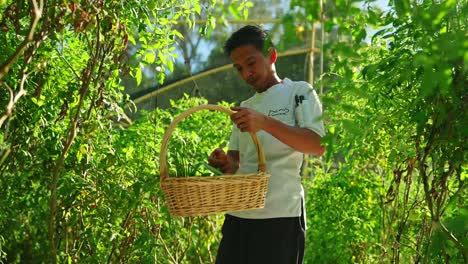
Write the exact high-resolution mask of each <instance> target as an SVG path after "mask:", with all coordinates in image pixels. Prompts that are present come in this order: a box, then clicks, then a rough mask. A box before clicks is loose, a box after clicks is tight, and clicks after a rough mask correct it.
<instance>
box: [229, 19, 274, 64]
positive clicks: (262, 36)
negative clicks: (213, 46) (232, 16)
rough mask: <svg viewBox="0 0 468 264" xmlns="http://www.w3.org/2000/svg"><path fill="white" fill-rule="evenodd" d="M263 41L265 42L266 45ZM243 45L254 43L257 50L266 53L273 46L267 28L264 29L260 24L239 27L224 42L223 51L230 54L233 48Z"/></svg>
mask: <svg viewBox="0 0 468 264" xmlns="http://www.w3.org/2000/svg"><path fill="white" fill-rule="evenodd" d="M265 42H266V43H267V46H266V47H265ZM244 45H254V46H255V48H257V50H259V51H260V52H263V53H264V54H266V50H267V49H268V48H270V47H273V43H272V42H271V38H270V36H269V35H268V31H267V30H264V29H263V28H262V27H261V26H257V25H247V26H244V27H242V28H240V29H239V30H237V31H236V32H234V33H233V34H232V35H231V37H229V39H228V40H227V41H226V43H225V44H224V53H225V54H226V55H227V56H230V55H231V52H232V51H233V50H234V49H236V48H238V47H240V46H244Z"/></svg>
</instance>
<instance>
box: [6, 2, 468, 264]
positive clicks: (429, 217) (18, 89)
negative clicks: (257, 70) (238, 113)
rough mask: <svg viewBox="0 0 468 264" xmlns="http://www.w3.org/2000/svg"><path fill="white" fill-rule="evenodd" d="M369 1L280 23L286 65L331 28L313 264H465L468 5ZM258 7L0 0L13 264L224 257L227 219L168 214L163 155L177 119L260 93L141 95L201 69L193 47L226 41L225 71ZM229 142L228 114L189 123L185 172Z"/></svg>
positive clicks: (178, 158)
mask: <svg viewBox="0 0 468 264" xmlns="http://www.w3.org/2000/svg"><path fill="white" fill-rule="evenodd" d="M373 2H374V1H364V2H359V3H358V2H357V1H324V6H323V13H322V12H320V6H319V4H318V3H319V2H318V1H306V0H293V1H291V2H290V8H289V10H291V11H289V12H288V13H286V14H282V17H283V20H282V21H281V22H280V23H278V24H275V25H274V26H273V27H272V33H273V34H274V36H276V37H275V38H274V40H275V42H277V44H278V48H279V49H280V51H284V50H286V49H289V48H292V47H295V46H294V45H296V43H304V42H307V41H308V39H309V38H310V36H308V35H306V32H310V30H311V29H312V28H313V27H315V28H316V29H317V32H318V31H319V29H320V30H321V29H322V27H320V26H318V25H315V26H313V23H314V22H316V21H318V20H320V19H322V20H323V30H324V33H325V34H324V35H321V36H320V39H323V40H324V42H323V44H324V45H323V46H319V47H320V48H321V50H322V54H323V56H324V57H325V63H324V70H325V71H324V73H323V74H322V75H320V76H318V78H316V79H317V80H316V82H315V83H314V85H315V87H317V88H318V87H322V88H323V94H322V95H321V99H322V101H323V104H324V109H325V116H324V119H325V120H324V121H325V123H326V127H327V130H328V134H327V136H326V137H325V138H324V144H326V145H327V148H328V149H327V152H326V155H325V156H324V157H323V158H321V159H316V158H313V157H312V158H311V160H310V161H309V165H308V167H307V168H306V171H307V172H308V173H307V175H310V177H309V176H307V177H305V178H304V185H305V187H306V192H307V198H306V210H307V214H308V222H307V223H308V233H307V246H306V256H305V262H306V263H467V262H468V248H467V245H468V237H467V234H468V221H466V219H468V207H467V203H466V198H467V192H466V177H467V166H466V160H468V157H467V153H466V148H467V143H466V142H467V129H466V128H467V127H468V124H467V120H468V118H467V113H468V111H467V109H466V105H467V101H468V99H467V88H466V87H468V79H467V71H468V66H467V65H466V60H467V58H468V42H467V41H466V39H467V29H466V26H467V23H466V22H467V12H468V11H467V10H468V7H467V2H466V0H463V1H455V0H447V1H426V0H423V1H409V0H404V1H390V2H389V6H390V7H391V8H390V10H388V11H385V12H384V11H383V10H380V9H379V8H376V7H374V3H373ZM253 3H254V5H253V4H252V3H250V2H248V1H244V0H240V1H231V4H230V5H220V4H219V3H217V1H197V0H190V1H184V0H175V1H170V3H169V2H168V1H139V0H131V1H75V2H73V1H46V0H40V1H36V0H31V1H9V0H3V1H0V109H1V110H0V111H1V112H0V262H6V263H30V262H33V263H35V262H46V263H49V262H52V263H54V262H60V263H62V262H69V263H73V262H80V263H104V262H107V263H114V262H124V263H133V262H143V263H212V262H213V261H214V257H215V254H216V248H217V245H218V243H219V237H220V225H221V223H222V215H215V216H209V217H197V218H184V219H181V218H171V217H170V216H169V213H168V210H167V207H166V205H165V202H164V197H163V195H162V193H161V191H160V189H159V176H158V175H159V172H158V170H159V160H158V158H157V157H158V154H159V148H160V142H161V139H162V137H163V134H164V132H165V128H166V127H167V126H168V124H169V123H170V121H171V120H172V119H173V118H174V117H175V116H177V115H178V114H179V113H181V111H184V110H185V109H188V108H190V107H193V106H196V105H200V104H206V103H208V100H207V99H205V98H202V97H201V96H195V95H203V96H204V97H206V98H208V99H209V100H210V102H219V103H221V104H223V105H225V106H228V104H227V103H225V102H220V101H221V100H222V99H223V97H225V98H230V101H232V102H236V101H238V100H242V99H243V98H246V97H247V96H248V93H249V91H248V90H247V89H245V87H240V85H241V84H240V83H239V81H238V80H236V79H235V77H234V76H233V75H232V72H230V73H229V74H227V73H226V74H225V75H224V74H223V76H219V75H217V76H215V77H213V78H212V79H207V80H204V81H200V82H199V83H198V84H197V83H195V86H199V87H205V88H204V90H203V91H202V92H201V93H200V91H198V93H191V95H187V94H185V95H184V93H183V92H180V91H179V92H177V93H175V94H172V95H171V96H167V95H165V94H161V95H160V96H158V97H155V98H151V99H150V100H148V101H147V102H146V105H145V106H144V108H146V109H149V110H150V111H142V110H141V109H142V108H143V107H142V106H138V107H137V106H134V105H132V103H131V100H130V96H129V95H128V93H134V92H135V90H137V91H138V90H144V89H146V88H145V87H148V86H153V87H160V86H161V85H162V84H163V83H164V82H167V81H168V80H169V81H171V76H177V74H178V73H180V72H183V71H184V69H187V67H188V69H189V70H188V71H189V72H190V69H191V66H190V65H189V66H187V62H194V63H195V62H196V61H197V60H196V58H195V59H194V57H193V56H189V55H187V54H188V53H189V51H190V50H194V49H195V45H191V46H190V47H188V48H186V50H185V53H184V52H182V56H183V59H182V61H181V60H180V58H177V50H176V47H183V46H184V45H185V44H184V43H182V39H184V40H185V41H187V42H188V41H189V38H190V37H193V36H195V35H196V36H198V37H200V36H202V38H207V36H210V38H211V39H212V40H216V41H217V42H215V43H217V44H216V47H214V48H213V50H214V51H213V52H212V53H211V54H210V55H209V56H208V57H207V58H206V60H204V59H201V58H198V62H200V61H205V63H206V64H207V65H206V66H207V67H208V66H213V65H217V64H218V63H219V62H222V63H226V62H227V61H226V60H225V58H223V57H222V54H221V52H220V47H221V44H220V43H222V42H223V40H224V39H225V37H226V36H227V35H228V34H229V32H227V31H226V32H224V31H223V33H217V32H218V31H216V30H217V29H219V28H220V27H223V28H224V26H223V25H225V24H227V22H226V19H227V18H231V17H234V18H237V19H245V18H246V17H247V16H248V15H249V12H252V13H253V14H255V15H257V12H260V11H259V10H269V9H268V8H267V7H268V5H269V3H266V2H265V3H264V2H262V1H258V3H255V2H253ZM358 4H359V6H360V7H358ZM256 8H257V9H256ZM194 11H195V12H194ZM258 14H260V13H258ZM200 19H203V20H204V21H205V22H204V23H202V24H201V25H199V24H195V23H194V22H195V21H197V20H200ZM180 21H184V23H183V26H182V25H181V23H180ZM369 29H374V30H376V33H375V34H372V35H369ZM317 39H318V38H317ZM195 41H196V40H195V38H194V42H195ZM175 44H177V45H175ZM293 44H294V45H293ZM182 49H183V48H182ZM194 56H195V55H194ZM188 59H191V60H188ZM189 64H190V63H189ZM304 65H306V64H304V61H303V59H302V58H300V57H296V58H291V59H288V60H286V59H285V60H282V61H281V60H280V61H279V62H278V71H279V72H280V74H281V75H285V77H292V78H293V79H296V78H297V79H301V75H302V74H304V73H303V72H302V71H301V69H302V68H307V67H308V66H307V65H306V66H304ZM198 66H199V67H201V66H205V65H204V64H203V63H199V64H198ZM217 66H219V64H218V65H217ZM302 66H304V67H302ZM193 67H195V66H193ZM288 70H290V71H288ZM171 72H173V74H172V73H171ZM304 72H307V71H305V70H304ZM318 73H320V72H318ZM168 74H169V75H168ZM294 74H297V75H294ZM316 75H317V74H316ZM304 79H305V78H304ZM172 81H173V80H172ZM204 83H206V84H212V85H211V86H210V85H205V84H204ZM229 85H230V86H229ZM206 87H212V88H211V89H207V88H206ZM220 90H221V91H225V92H224V93H222V92H220ZM228 91H229V92H228ZM220 95H223V96H221V97H220ZM169 98H175V99H173V100H169ZM161 106H165V107H161ZM152 109H154V110H152ZM136 111H137V112H136ZM129 116H130V117H132V118H133V119H130V118H129ZM134 117H138V118H137V119H135V118H134ZM229 130H230V125H229V118H228V117H227V116H226V115H225V114H222V113H213V112H208V111H207V112H206V113H205V112H200V113H197V114H194V115H193V116H192V117H191V118H188V119H187V120H185V121H184V122H183V123H181V124H180V125H179V126H178V129H177V130H176V131H175V132H174V134H173V135H172V139H171V142H170V145H169V146H170V147H169V150H168V153H169V156H168V163H169V164H168V166H169V168H170V169H171V170H170V171H171V174H172V176H174V177H175V176H180V174H184V173H182V172H183V171H187V170H193V169H194V167H197V166H196V165H197V164H199V163H202V162H203V161H204V160H205V159H206V156H207V155H208V154H209V153H210V151H211V149H212V148H213V147H218V146H224V144H225V143H226V139H227V137H228V134H229ZM194 165H195V166H194ZM200 173H201V174H203V173H206V171H200Z"/></svg>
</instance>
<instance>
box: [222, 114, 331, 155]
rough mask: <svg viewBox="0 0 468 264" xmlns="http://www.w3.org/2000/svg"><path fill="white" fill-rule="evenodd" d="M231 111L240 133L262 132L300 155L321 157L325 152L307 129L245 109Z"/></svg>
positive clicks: (315, 137)
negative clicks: (306, 154)
mask: <svg viewBox="0 0 468 264" xmlns="http://www.w3.org/2000/svg"><path fill="white" fill-rule="evenodd" d="M232 110H234V111H236V113H234V114H232V115H231V119H232V121H233V122H234V123H235V124H236V125H237V127H238V128H239V129H240V130H241V131H242V132H257V131H259V130H264V131H265V132H267V133H269V134H271V135H272V136H274V137H275V138H277V139H278V140H279V141H281V142H283V143H284V144H286V145H288V146H290V147H291V148H293V149H295V150H297V151H300V152H302V153H309V154H315V155H317V156H322V155H323V153H324V152H325V147H324V146H322V145H321V144H320V136H319V135H318V134H316V133H315V132H313V131H311V130H309V129H306V128H298V127H293V126H288V125H286V124H284V123H282V122H281V121H278V120H276V119H274V118H271V117H267V116H265V115H263V114H261V113H258V112H256V111H254V110H252V109H249V108H246V107H233V108H232Z"/></svg>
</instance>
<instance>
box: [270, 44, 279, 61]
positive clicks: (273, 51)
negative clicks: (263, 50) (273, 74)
mask: <svg viewBox="0 0 468 264" xmlns="http://www.w3.org/2000/svg"><path fill="white" fill-rule="evenodd" d="M268 54H269V56H270V63H271V64H273V63H275V62H276V59H277V56H278V55H277V53H276V49H274V48H272V47H270V48H268Z"/></svg>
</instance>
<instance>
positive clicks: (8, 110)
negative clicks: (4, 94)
mask: <svg viewBox="0 0 468 264" xmlns="http://www.w3.org/2000/svg"><path fill="white" fill-rule="evenodd" d="M27 77H28V74H23V78H21V83H20V90H19V92H18V93H17V94H16V95H15V94H14V92H13V90H12V89H11V88H10V86H8V84H6V83H5V82H1V81H0V84H3V86H5V87H6V88H7V89H8V91H9V92H10V102H8V105H7V107H6V113H5V114H4V115H3V116H2V117H1V118H0V127H2V126H3V123H4V122H5V121H6V120H7V119H8V118H9V117H10V116H11V114H12V113H13V107H14V106H15V104H16V102H18V100H19V99H20V97H21V96H23V95H25V94H27V91H26V90H25V89H24V82H25V81H26V78H27Z"/></svg>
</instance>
